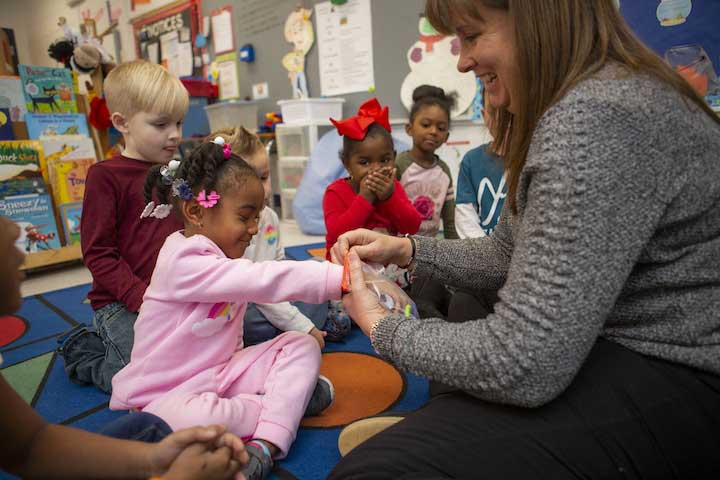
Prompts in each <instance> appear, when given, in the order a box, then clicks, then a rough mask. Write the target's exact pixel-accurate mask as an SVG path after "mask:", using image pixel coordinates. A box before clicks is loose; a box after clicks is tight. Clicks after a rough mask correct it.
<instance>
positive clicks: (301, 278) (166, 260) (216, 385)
mask: <svg viewBox="0 0 720 480" xmlns="http://www.w3.org/2000/svg"><path fill="white" fill-rule="evenodd" d="M153 192H155V200H159V202H156V201H153ZM145 197H146V201H147V202H148V204H147V207H146V208H145V210H144V211H143V212H142V215H141V217H142V218H143V219H144V220H143V221H147V222H151V221H153V220H154V218H163V217H165V216H167V215H169V214H171V213H172V212H171V211H172V210H174V213H175V214H177V215H179V216H180V217H181V218H182V220H183V221H184V223H185V229H184V230H181V231H179V232H175V233H173V234H172V235H170V236H169V237H168V238H167V240H166V241H165V244H164V245H163V247H162V248H161V250H160V254H159V255H158V259H157V264H156V266H155V271H154V272H153V275H152V279H151V281H150V285H149V286H148V288H147V291H146V292H145V296H144V297H143V303H142V307H141V309H140V313H139V316H138V319H137V322H136V324H135V343H134V346H133V350H132V354H131V358H130V363H129V364H128V365H127V366H125V368H123V369H122V370H121V371H120V372H119V373H118V374H116V375H115V377H114V378H113V382H112V383H113V393H112V398H111V400H110V408H112V409H114V410H121V409H122V410H124V409H142V410H143V411H146V412H150V413H153V414H155V415H158V416H159V417H161V418H162V419H163V420H165V421H166V422H167V423H168V424H169V425H170V426H171V427H172V428H173V429H179V428H185V427H190V426H195V425H206V424H212V423H219V424H224V425H226V426H227V428H228V430H229V431H231V432H233V433H235V434H236V435H238V436H241V437H243V438H245V439H249V440H250V441H249V442H248V447H247V450H248V453H249V454H250V456H251V461H250V464H249V465H248V467H246V470H245V472H244V473H245V476H246V477H247V478H265V477H266V476H267V475H268V474H269V472H270V470H271V468H272V463H273V462H272V458H273V457H275V458H282V457H284V456H285V455H286V454H287V452H288V449H289V448H290V445H291V444H292V442H293V440H294V439H295V435H296V431H297V428H298V425H299V423H300V420H301V418H302V417H303V415H311V414H317V413H319V412H320V411H321V410H322V409H324V408H326V407H327V406H328V405H329V404H330V402H332V397H333V392H332V385H331V384H330V382H329V380H327V379H325V378H324V377H320V379H319V380H318V371H319V368H320V348H319V346H318V342H316V341H315V340H314V339H313V337H311V336H309V335H306V334H303V333H298V332H286V333H283V334H282V335H279V336H278V337H276V338H274V339H272V340H269V341H267V342H264V343H261V344H258V345H254V346H251V347H247V348H243V339H242V331H243V325H242V322H243V316H244V314H245V308H246V305H247V302H249V301H253V302H258V303H277V302H284V301H291V300H302V301H305V302H309V303H321V302H324V301H327V300H336V299H339V298H340V295H341V291H340V290H341V289H340V284H341V278H342V267H339V266H337V265H333V264H331V263H329V262H322V263H321V262H315V261H306V262H292V261H283V262H278V261H273V262H260V263H253V262H251V261H249V260H244V259H242V258H241V257H242V256H243V254H244V253H245V249H246V248H247V246H248V245H249V243H250V240H251V238H252V236H253V235H255V234H256V233H257V222H258V217H259V214H260V211H261V210H262V208H263V199H264V194H263V186H262V183H261V182H260V179H259V178H258V177H257V175H256V173H255V171H254V170H253V169H252V167H250V166H249V165H248V164H247V163H245V161H243V160H242V159H241V158H240V157H238V156H237V155H234V154H232V152H231V151H230V148H229V145H224V143H223V141H222V138H218V139H216V140H215V141H214V142H208V143H204V144H202V145H200V146H199V147H197V148H196V149H195V150H194V151H193V152H192V154H191V155H190V157H189V158H188V159H186V160H183V161H182V162H181V163H180V162H177V161H171V162H170V163H169V164H168V165H157V166H155V167H153V168H152V169H151V170H150V173H149V174H148V178H147V180H146V183H145Z"/></svg>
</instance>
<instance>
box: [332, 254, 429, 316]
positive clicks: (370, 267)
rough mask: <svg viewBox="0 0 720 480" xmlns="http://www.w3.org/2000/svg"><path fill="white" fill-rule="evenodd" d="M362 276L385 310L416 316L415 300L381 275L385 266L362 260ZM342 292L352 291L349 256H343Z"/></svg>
mask: <svg viewBox="0 0 720 480" xmlns="http://www.w3.org/2000/svg"><path fill="white" fill-rule="evenodd" d="M362 269H363V276H364V277H365V285H367V288H368V289H369V290H370V291H371V292H373V293H374V294H375V296H377V298H378V301H379V302H380V304H381V305H382V306H384V307H385V308H386V309H387V310H389V311H391V312H394V313H399V314H401V315H404V316H405V317H411V316H412V317H416V318H417V317H418V311H417V307H416V306H415V302H413V301H412V299H411V298H410V297H409V296H408V295H407V294H406V293H405V292H404V291H403V289H402V288H400V287H399V286H398V285H397V284H395V283H394V282H391V281H390V280H388V279H386V278H385V277H384V276H383V274H382V273H383V271H384V270H385V267H383V266H382V265H380V264H378V263H364V262H362ZM342 291H343V293H349V292H350V291H352V285H351V283H350V264H349V256H348V255H346V256H345V262H344V268H343V280H342Z"/></svg>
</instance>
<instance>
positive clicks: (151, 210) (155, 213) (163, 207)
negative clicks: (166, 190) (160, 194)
mask: <svg viewBox="0 0 720 480" xmlns="http://www.w3.org/2000/svg"><path fill="white" fill-rule="evenodd" d="M171 210H172V205H168V204H165V203H163V204H160V205H157V206H156V205H155V202H153V201H150V202H148V204H147V205H145V208H144V209H143V211H142V213H141V214H140V218H147V217H153V218H160V219H162V218H165V217H167V216H168V215H170V211H171Z"/></svg>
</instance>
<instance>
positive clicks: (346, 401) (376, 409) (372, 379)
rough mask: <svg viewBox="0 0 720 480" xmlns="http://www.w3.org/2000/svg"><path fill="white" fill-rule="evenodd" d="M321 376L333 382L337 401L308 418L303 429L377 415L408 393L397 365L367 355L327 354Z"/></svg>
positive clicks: (304, 421) (339, 424)
mask: <svg viewBox="0 0 720 480" xmlns="http://www.w3.org/2000/svg"><path fill="white" fill-rule="evenodd" d="M320 373H321V374H322V375H325V376H326V377H328V378H329V379H330V380H331V381H332V383H333V385H334V387H335V401H333V404H332V405H330V408H328V409H327V410H325V411H324V412H322V413H321V414H320V415H318V416H315V417H307V418H304V419H303V420H302V422H301V423H300V425H301V426H302V427H321V428H330V427H341V426H344V425H347V424H348V423H350V422H353V421H355V420H357V419H359V418H365V417H370V416H373V415H377V414H379V413H382V412H384V411H385V410H387V409H388V408H390V406H392V405H393V404H394V403H395V402H396V401H397V400H399V399H400V396H401V395H402V394H403V392H404V390H405V380H404V378H403V376H402V375H401V374H400V372H399V371H398V370H397V369H396V368H395V367H394V366H392V365H390V364H389V363H388V362H386V361H385V360H382V359H380V358H378V357H374V356H372V355H368V354H366V353H356V352H330V353H324V354H323V356H322V365H321V366H320Z"/></svg>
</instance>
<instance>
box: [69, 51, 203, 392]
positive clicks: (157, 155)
mask: <svg viewBox="0 0 720 480" xmlns="http://www.w3.org/2000/svg"><path fill="white" fill-rule="evenodd" d="M104 90H105V98H106V101H107V106H108V110H109V111H110V116H111V119H112V122H113V126H114V127H115V128H116V129H117V130H118V131H119V132H120V133H121V134H122V136H123V139H124V141H125V149H124V151H123V152H122V154H120V155H117V156H115V157H113V158H110V159H108V160H105V161H103V162H100V163H98V164H96V165H94V166H93V167H92V168H91V169H90V171H89V172H88V176H87V183H86V186H85V198H84V201H83V211H82V217H81V222H80V230H81V232H82V233H81V243H82V252H83V259H84V262H85V265H86V266H87V267H88V269H89V270H90V272H91V273H92V277H93V284H92V288H91V290H90V292H89V293H88V299H89V300H90V303H91V305H92V308H93V310H94V311H95V313H94V318H93V324H94V326H95V330H91V329H88V328H87V327H86V326H85V325H79V326H77V327H75V328H74V329H73V330H71V331H70V332H69V333H68V334H67V335H65V336H64V337H63V338H62V339H61V340H60V341H61V347H60V352H61V353H62V355H63V357H64V359H65V371H66V372H67V374H68V376H69V377H70V380H72V381H73V382H76V383H92V384H95V385H96V386H97V387H98V388H100V389H101V390H103V391H105V392H110V390H111V388H112V385H111V380H112V377H113V376H114V375H115V373H117V372H118V371H119V370H120V369H121V368H122V367H124V366H125V365H126V364H127V363H128V362H129V361H130V351H131V350H132V345H133V325H134V323H135V319H136V318H137V312H138V310H139V309H140V304H141V303H142V297H143V294H144V293H145V289H146V288H147V286H148V283H149V281H150V276H151V275H152V271H153V268H154V267H155V261H156V259H157V255H158V251H159V250H160V247H161V246H162V244H163V242H164V241H165V238H166V237H167V236H168V235H169V234H170V233H172V232H174V231H176V230H179V229H181V228H182V224H181V223H180V222H179V221H178V220H177V219H176V217H175V215H169V216H167V217H165V218H143V219H141V218H140V214H141V213H142V211H143V208H144V207H145V205H144V201H143V189H144V181H145V177H146V174H147V172H148V170H149V169H150V168H151V167H152V166H153V165H154V164H166V163H168V162H169V161H170V160H171V159H172V158H173V156H174V155H175V153H176V151H177V149H178V144H179V142H180V138H181V127H182V121H183V118H184V117H185V114H186V112H187V109H188V103H189V98H188V94H187V91H186V90H185V87H184V86H183V85H182V83H180V81H179V80H178V79H177V78H175V77H174V76H172V75H171V74H170V73H169V72H168V71H167V70H165V69H164V68H162V67H160V66H158V65H154V64H151V63H149V62H145V61H132V62H127V63H123V64H120V65H118V66H117V67H115V68H114V69H113V70H112V71H111V72H110V74H109V75H108V77H107V79H106V80H105V85H104Z"/></svg>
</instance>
